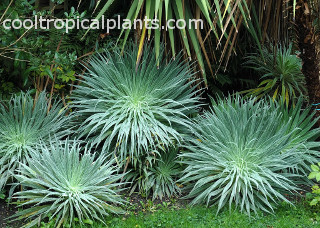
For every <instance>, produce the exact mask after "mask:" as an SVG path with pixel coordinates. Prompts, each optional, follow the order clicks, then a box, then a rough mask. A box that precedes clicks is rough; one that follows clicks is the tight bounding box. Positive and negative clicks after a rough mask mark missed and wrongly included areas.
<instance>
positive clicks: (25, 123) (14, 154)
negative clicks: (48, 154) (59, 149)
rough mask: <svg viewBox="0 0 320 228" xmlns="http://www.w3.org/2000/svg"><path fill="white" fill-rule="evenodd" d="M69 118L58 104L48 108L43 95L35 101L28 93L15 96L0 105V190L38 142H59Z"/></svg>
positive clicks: (24, 161) (65, 131) (66, 131)
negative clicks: (53, 138) (52, 138)
mask: <svg viewBox="0 0 320 228" xmlns="http://www.w3.org/2000/svg"><path fill="white" fill-rule="evenodd" d="M68 124H69V117H67V116H66V115H65V109H64V108H63V106H62V105H61V104H60V103H59V102H53V104H52V107H51V108H50V110H49V108H48V102H47V99H46V94H45V93H40V95H39V97H38V99H37V100H34V99H33V97H32V96H31V95H30V93H21V94H20V95H14V96H13V97H12V98H11V99H10V100H9V101H8V102H5V101H4V102H2V103H1V104H0V189H2V188H3V187H4V186H5V184H6V183H7V181H8V179H9V178H11V177H12V173H13V172H14V170H15V169H17V168H18V167H19V166H20V164H21V163H22V164H26V157H27V156H28V155H29V154H30V152H31V151H34V150H35V149H36V146H37V145H38V144H39V142H40V139H41V140H42V141H43V142H49V141H50V138H51V137H56V138H62V137H64V136H66V135H67V134H68V133H69V132H70V130H68Z"/></svg>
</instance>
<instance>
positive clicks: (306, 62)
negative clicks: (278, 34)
mask: <svg viewBox="0 0 320 228" xmlns="http://www.w3.org/2000/svg"><path fill="white" fill-rule="evenodd" d="M313 21H314V17H313V15H312V13H311V9H310V8H309V5H308V1H307V0H299V1H297V8H296V31H297V36H298V45H299V49H300V52H301V54H300V58H301V59H302V73H303V74H304V76H305V79H306V84H307V90H308V95H309V99H310V103H312V104H318V103H320V80H319V60H318V59H319V58H318V52H317V42H318V36H317V35H316V34H315V28H314V25H313ZM319 107H320V105H319V106H318V108H319ZM317 113H318V114H317V116H319V114H320V113H319V111H318V112H317ZM318 126H320V121H318Z"/></svg>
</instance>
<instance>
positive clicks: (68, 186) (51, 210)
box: [13, 140, 123, 227]
mask: <svg viewBox="0 0 320 228" xmlns="http://www.w3.org/2000/svg"><path fill="white" fill-rule="evenodd" d="M40 148H41V151H42V153H40V154H39V153H32V157H28V158H27V163H28V165H24V164H22V166H21V167H20V168H19V170H18V172H17V173H18V174H17V175H16V179H17V180H18V181H19V182H18V183H21V184H22V186H23V187H24V190H23V191H21V192H17V193H16V194H15V195H14V197H13V198H14V199H19V200H20V201H21V202H23V203H22V204H21V206H26V207H24V208H23V210H21V211H19V212H18V213H17V214H16V215H14V217H17V218H18V219H29V220H30V222H29V223H28V224H26V227H31V226H33V225H35V224H37V223H38V222H39V220H41V219H45V218H46V217H49V220H54V221H55V227H60V226H63V225H72V224H74V221H75V218H77V219H78V220H79V222H80V224H83V221H84V220H85V219H96V220H99V221H101V222H103V217H104V216H106V215H108V214H109V213H110V212H111V213H121V210H120V209H119V208H117V207H116V205H120V204H122V202H123V200H122V199H121V198H120V196H119V195H118V192H119V191H121V188H120V186H121V185H122V184H120V183H117V181H118V180H119V179H120V178H121V175H118V174H117V169H116V168H115V166H113V161H112V160H111V161H110V160H108V159H107V158H106V156H104V155H100V156H98V157H97V158H95V155H94V154H90V153H89V152H90V151H89V150H87V148H86V147H85V149H83V150H82V149H81V145H80V144H79V143H78V142H76V141H74V142H70V141H68V140H66V141H53V142H52V143H51V144H50V146H48V147H47V146H45V145H42V146H41V147H40ZM80 153H81V154H80Z"/></svg>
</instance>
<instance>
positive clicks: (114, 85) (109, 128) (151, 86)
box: [73, 47, 199, 161]
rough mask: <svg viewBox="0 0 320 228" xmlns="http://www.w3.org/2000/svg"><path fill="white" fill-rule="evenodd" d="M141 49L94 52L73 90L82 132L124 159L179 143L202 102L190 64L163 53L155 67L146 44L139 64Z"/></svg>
mask: <svg viewBox="0 0 320 228" xmlns="http://www.w3.org/2000/svg"><path fill="white" fill-rule="evenodd" d="M137 53H138V50H137V48H134V47H131V48H129V49H128V50H127V52H125V53H124V54H123V55H122V54H121V53H120V51H117V50H116V51H114V52H112V53H111V52H106V53H104V54H101V55H97V56H95V57H94V58H93V59H92V60H91V61H90V64H89V67H88V73H87V74H85V75H83V76H82V77H83V82H82V83H81V84H80V85H79V86H77V89H76V90H75V91H74V94H73V100H74V102H73V103H74V106H73V107H74V108H75V110H76V112H77V118H78V121H79V122H80V123H81V125H80V127H79V129H78V133H79V136H80V137H84V136H85V137H86V138H87V140H91V142H92V143H93V145H97V144H100V143H102V144H103V146H104V147H103V149H107V150H108V149H110V151H114V150H116V153H115V154H116V156H117V157H118V159H119V160H121V161H124V160H125V159H126V158H128V157H131V158H134V157H138V156H139V155H140V154H141V153H145V152H147V151H150V150H154V149H155V148H156V146H157V145H159V144H161V145H162V146H164V147H168V146H170V145H172V143H173V142H174V141H180V140H181V139H182V136H183V134H184V132H185V131H186V130H187V129H188V128H189V126H190V120H189V115H191V114H193V113H195V111H196V109H197V107H198V105H199V104H198V99H199V98H198V96H197V93H199V91H196V89H195V84H196V81H195V80H194V79H193V78H192V73H191V72H190V68H189V67H188V66H187V65H186V63H184V62H181V61H179V59H176V60H168V59H166V58H164V57H163V53H161V54H160V58H159V59H161V61H160V64H159V67H157V63H158V62H157V60H156V57H155V53H154V51H153V50H151V49H148V48H146V51H145V52H144V53H143V55H142V58H141V61H140V63H139V64H138V65H137Z"/></svg>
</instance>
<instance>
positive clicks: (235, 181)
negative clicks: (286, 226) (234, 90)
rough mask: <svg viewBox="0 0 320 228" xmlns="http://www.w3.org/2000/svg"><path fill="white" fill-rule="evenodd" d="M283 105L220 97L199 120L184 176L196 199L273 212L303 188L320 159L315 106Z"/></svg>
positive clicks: (191, 141)
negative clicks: (313, 166)
mask: <svg viewBox="0 0 320 228" xmlns="http://www.w3.org/2000/svg"><path fill="white" fill-rule="evenodd" d="M301 105H302V100H299V102H298V105H297V106H296V108H297V109H295V108H283V105H281V104H279V103H273V102H272V99H269V100H263V99H262V100H259V101H258V102H256V100H255V99H254V98H251V99H242V98H241V97H239V96H237V97H229V98H226V99H219V100H218V101H217V102H216V103H214V104H213V106H212V109H211V111H207V112H205V113H204V115H203V116H202V117H201V118H198V119H197V120H196V123H195V125H194V129H195V135H194V137H193V138H191V139H190V141H189V143H188V146H187V148H188V149H189V151H188V152H185V153H182V154H181V157H182V162H183V163H185V164H186V165H187V167H186V169H185V173H184V176H183V177H182V179H181V180H180V181H182V182H183V184H184V185H187V186H189V187H190V192H189V195H188V197H190V198H192V199H193V200H192V204H197V203H206V204H207V205H212V204H216V205H217V206H218V210H220V209H221V208H223V207H224V206H229V207H230V208H231V205H235V206H236V207H238V208H240V210H241V211H246V212H247V213H249V214H250V212H251V211H254V212H256V211H257V210H259V209H261V210H263V211H267V212H270V211H273V208H274V203H277V202H279V200H280V201H286V202H288V203H291V202H290V201H288V199H286V198H285V196H284V195H283V193H285V192H289V193H290V192H291V193H292V192H295V191H297V190H298V185H297V184H298V183H299V182H300V183H301V181H303V180H305V179H306V169H309V167H308V166H309V165H310V164H312V163H315V162H317V161H318V159H317V158H318V157H319V152H318V151H317V147H318V143H316V142H315V138H317V137H318V136H319V129H314V130H311V128H312V126H313V125H314V124H315V122H316V120H315V121H312V116H313V115H310V116H309V114H310V110H309V109H305V110H303V111H301Z"/></svg>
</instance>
